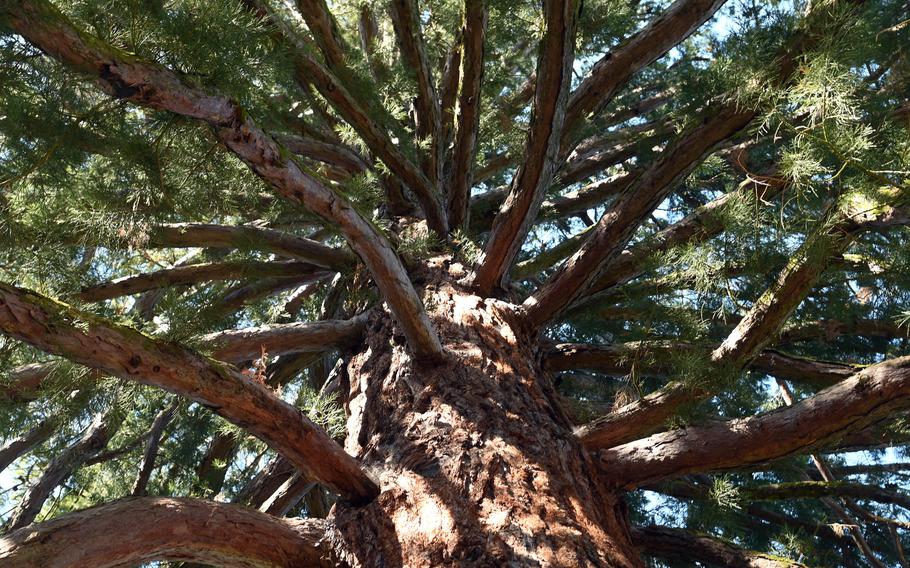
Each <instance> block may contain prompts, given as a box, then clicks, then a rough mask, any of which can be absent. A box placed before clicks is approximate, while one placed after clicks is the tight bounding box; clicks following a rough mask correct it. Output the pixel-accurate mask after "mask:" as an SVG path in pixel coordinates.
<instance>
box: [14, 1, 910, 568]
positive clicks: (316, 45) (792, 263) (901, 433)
mask: <svg viewBox="0 0 910 568" xmlns="http://www.w3.org/2000/svg"><path fill="white" fill-rule="evenodd" d="M908 46H910V3H908V2H906V1H904V0H868V1H865V2H862V1H848V0H812V1H804V0H792V1H765V2H762V1H755V0H728V1H724V0H676V1H675V2H670V1H667V0H639V1H629V0H585V1H584V2H580V1H575V0H544V1H543V3H542V4H541V3H540V2H536V1H525V0H510V1H508V2H505V1H502V0H421V1H420V2H418V1H417V0H389V1H385V0H337V1H333V2H325V1H324V0H297V1H296V2H289V1H287V0H205V1H201V0H84V1H82V0H54V1H53V2H49V1H47V0H21V1H19V0H0V432H2V433H3V434H4V436H3V439H2V443H3V445H0V471H2V473H0V492H2V493H0V523H3V530H4V531H5V534H0V564H3V563H4V562H6V561H4V560H3V559H4V558H8V559H9V560H8V561H9V562H11V563H12V564H11V565H12V566H42V565H44V564H41V562H44V561H46V560H47V559H48V558H55V557H58V556H59V557H62V556H65V555H66V554H67V553H65V552H62V551H63V550H64V549H66V548H67V547H68V546H69V545H67V543H70V542H72V543H80V544H73V545H71V546H74V547H76V548H78V549H80V550H83V551H84V557H82V558H81V559H76V560H72V562H75V563H74V564H60V565H74V566H75V565H98V566H100V565H109V564H111V565H113V564H116V562H127V563H129V562H132V563H134V564H140V563H142V562H145V561H150V560H156V559H164V560H173V561H175V562H176V561H182V560H189V561H194V562H201V563H205V564H213V565H225V566H228V565H230V566H234V565H238V566H241V565H243V566H246V565H294V564H293V562H304V561H305V562H330V563H338V564H342V563H343V562H348V563H349V564H351V565H355V563H354V562H353V561H352V560H351V559H350V558H342V557H341V556H338V554H339V553H338V552H337V551H336V552H334V553H329V552H326V551H325V550H323V548H320V547H322V546H324V543H323V542H322V541H319V535H320V534H322V533H323V532H324V531H326V530H330V529H327V528H326V527H327V526H329V527H330V526H331V520H332V519H333V518H334V513H333V511H332V510H331V509H332V507H333V505H334V504H336V501H337V503H338V506H336V509H338V508H339V507H341V506H342V505H343V506H345V507H352V508H354V509H356V508H358V507H363V506H368V504H369V503H371V502H373V501H374V500H375V499H377V495H378V494H380V492H383V493H384V492H386V491H387V489H388V482H387V480H386V478H385V477H383V475H382V474H380V473H378V468H379V466H378V465H376V464H375V463H372V462H369V467H367V465H364V464H366V463H367V462H368V461H369V459H370V458H369V457H368V454H369V452H366V451H360V450H359V449H360V446H358V445H357V444H358V443H360V444H364V447H366V443H365V442H363V441H362V439H363V438H364V436H361V437H360V438H361V441H360V442H358V441H357V440H356V438H357V436H356V431H357V427H354V426H352V424H354V422H355V419H356V420H359V419H360V418H359V416H358V412H363V410H362V409H360V407H358V406H357V405H356V404H355V403H354V402H353V401H354V398H355V397H354V396H353V394H354V393H355V391H356V385H357V383H358V380H359V379H358V377H357V376H355V374H354V372H353V370H352V369H355V368H360V367H358V365H363V368H367V365H366V364H365V363H363V361H362V360H361V359H359V358H358V357H360V356H361V355H363V356H364V357H366V355H364V353H367V354H370V353H373V354H375V351H376V349H377V347H376V344H375V341H374V342H373V343H371V342H370V341H371V339H370V338H371V337H373V338H375V337H377V335H375V330H376V329H378V328H377V327H376V326H377V324H376V323H375V322H376V318H378V317H379V316H378V315H377V314H385V315H387V316H389V318H390V321H393V322H394V326H395V332H394V333H393V334H392V335H391V339H390V340H389V341H388V342H387V346H388V349H389V352H390V353H395V354H398V355H394V356H393V359H394V358H395V357H398V359H394V360H395V361H399V360H400V358H401V357H404V355H400V354H403V353H405V354H407V357H410V358H411V359H408V361H411V360H413V365H416V366H418V367H419V366H421V365H423V366H429V367H430V368H432V366H433V365H437V364H440V365H441V363H440V362H441V361H447V360H449V359H447V358H450V357H452V356H453V355H452V353H455V352H458V351H457V349H455V348H454V347H453V345H454V344H457V341H456V339H453V337H455V335H453V334H455V333H456V332H453V331H452V330H451V329H450V327H451V326H448V327H447V325H446V324H445V323H444V319H445V318H446V317H450V318H454V317H455V316H451V314H449V316H446V315H445V314H446V310H449V311H451V312H453V313H455V312H458V310H460V309H461V308H460V307H457V306H458V305H459V304H457V301H455V300H453V301H455V302H456V304H455V305H456V308H451V309H450V307H446V306H447V305H445V302H444V300H440V299H439V298H440V297H442V296H444V294H443V292H442V291H444V290H449V288H447V286H454V288H452V289H457V290H461V291H466V292H465V293H466V294H467V293H470V294H471V296H470V297H471V298H474V297H475V296H476V297H477V300H478V302H477V303H478V306H480V305H481V304H483V303H484V302H487V304H486V305H487V306H493V305H496V306H499V305H503V306H507V307H506V308H502V309H503V310H506V311H507V312H509V313H511V314H513V315H514V318H515V320H514V322H515V323H513V321H512V320H511V319H508V318H506V320H508V322H509V325H510V326H512V327H511V328H514V329H515V330H519V331H516V334H517V335H520V336H521V337H530V338H532V339H531V340H529V341H528V342H526V343H525V344H526V345H527V346H528V347H527V348H528V349H529V350H530V351H528V352H529V353H533V355H529V359H530V360H533V364H529V365H530V366H529V368H534V369H541V370H542V371H541V376H542V377H545V380H546V381H547V385H548V386H547V388H550V387H552V389H553V390H554V392H555V394H554V395H553V396H554V398H555V399H556V401H557V402H554V403H553V404H556V405H557V406H559V407H560V409H561V410H560V412H563V411H564V412H565V414H566V415H567V416H568V417H569V419H570V420H571V424H569V425H567V426H565V427H562V426H560V428H563V430H564V431H565V436H566V437H567V439H569V438H570V439H571V440H572V442H571V443H572V444H576V445H578V447H580V448H582V450H583V451H584V455H585V456H588V457H586V458H585V459H586V460H587V459H589V458H590V463H592V464H596V466H597V467H599V468H602V471H603V477H604V479H605V480H606V481H605V482H604V483H605V486H607V487H609V491H611V492H615V493H616V494H618V495H620V496H621V499H622V501H623V503H624V505H623V507H624V509H623V511H626V510H627V511H628V523H629V529H628V531H629V534H630V535H631V542H633V543H634V544H635V546H636V547H637V549H638V550H639V551H640V552H641V553H642V554H643V556H642V557H643V558H645V559H646V561H647V562H650V563H651V565H653V566H693V565H696V563H701V564H698V565H718V566H789V565H807V566H872V567H880V566H889V567H890V566H901V567H907V566H910V562H908V558H907V556H906V554H905V552H904V547H906V546H910V494H908V490H910V463H906V462H910V452H908V450H907V445H908V444H910V425H908V423H907V411H908V409H910V358H906V357H908V356H910V230H908V228H907V225H908V223H910V132H908V129H910V50H908ZM440 267H443V268H440ZM440 270H441V271H442V272H440ZM440 273H444V274H446V275H447V276H445V277H444V278H443V277H440V276H438V274H440ZM450 281H451V282H450ZM440 282H442V283H440ZM449 298H450V299H451V294H450V296H449ZM472 301H473V300H472ZM464 309H465V310H468V309H469V308H464ZM470 309H474V308H473V306H472V307H471V308H470ZM477 309H480V307H478V308H477ZM491 309H492V308H491ZM496 309H499V308H496ZM453 310H454V311H453ZM459 313H460V312H459ZM510 317H511V316H510ZM453 321H455V320H453ZM486 323H488V324H489V322H486ZM490 325H493V324H490ZM506 327H508V326H506V325H505V324H503V325H502V326H501V328H502V329H503V330H505V329H506ZM509 333H511V332H507V331H502V334H503V336H508V334H509ZM522 334H524V335H522ZM459 337H460V336H459ZM464 341H468V340H466V339H465V340H464ZM522 341H523V340H519V341H518V343H521V342H522ZM368 344H369V346H368V347H367V345H368ZM490 345H492V343H491V344H490ZM487 347H488V346H487ZM487 347H483V349H487ZM523 348H524V347H523ZM497 349H500V350H502V346H501V345H500V346H499V347H498V348H497ZM458 353H461V352H458ZM522 353H524V351H522ZM459 356H461V357H467V356H466V355H459ZM464 360H465V361H470V358H466V359H464ZM409 364H410V363H409ZM490 367H491V368H492V367H493V365H491V366H490ZM500 367H501V366H500ZM440 368H441V367H440ZM499 370H500V371H501V368H500V369H499ZM364 372H366V371H364ZM496 372H498V371H494V370H490V371H489V372H488V374H489V377H490V381H492V382H496V381H498V380H499V379H498V378H497V376H498V375H496ZM516 372H517V371H516ZM519 374H520V373H519ZM405 375H406V374H402V377H403V378H401V380H402V381H405V382H407V381H408V377H407V376H405ZM440 380H442V379H440ZM364 383H365V381H364ZM409 384H410V383H409ZM361 388H363V389H364V390H366V388H367V387H365V386H363V387H361ZM413 388H416V387H413ZM466 388H467V387H466ZM544 391H546V392H549V391H547V390H546V389H544ZM535 392H536V391H535ZM349 395H350V396H349ZM415 396H416V395H415ZM414 404H415V405H417V403H416V402H415V403H414ZM455 406H457V405H455ZM491 406H492V403H491ZM521 408H525V407H521ZM376 420H378V418H376ZM428 420H429V419H428ZM554 421H555V422H556V423H559V420H558V419H554ZM475 426H476V427H477V428H478V430H479V431H481V432H482V430H483V428H484V425H483V424H476V425H475ZM428 427H429V426H428ZM561 431H562V430H561ZM402 435H403V434H402ZM346 437H347V440H345V438H346ZM352 440H353V441H352ZM346 450H347V451H346ZM358 451H360V453H357V452H358ZM566 455H569V454H566ZM567 459H568V458H567ZM586 463H587V462H586ZM399 465H400V464H399ZM415 467H416V466H415ZM598 475H600V474H598ZM380 499H381V498H380ZM224 503H233V504H239V505H245V506H248V508H239V507H232V506H228V505H225V504H224ZM94 506H98V507H97V508H96V509H90V510H88V511H83V510H84V509H87V508H89V507H94ZM252 509H258V510H259V511H260V512H261V513H256V512H255V511H253V510H252ZM216 517H217V518H219V519H223V520H224V522H225V523H228V524H229V525H230V526H234V527H237V526H241V527H244V529H243V530H240V529H236V528H235V529H234V531H233V532H231V531H226V532H224V533H220V532H219V531H212V530H208V529H206V530H199V531H196V530H195V529H192V527H193V526H195V525H193V523H194V522H196V520H197V519H205V518H216ZM326 517H328V518H329V521H323V520H322V519H324V518H326ZM130 518H142V519H143V523H145V524H143V525H142V526H141V527H136V528H132V529H130V530H131V531H133V533H134V534H133V533H131V534H132V536H130V537H128V538H127V537H124V538H125V539H127V540H129V541H130V542H134V543H135V547H134V548H133V549H130V550H116V551H113V550H109V549H108V548H106V544H105V542H100V543H94V542H92V543H91V544H86V542H87V541H86V540H85V539H88V541H91V539H90V538H88V537H86V534H88V533H89V532H91V531H98V533H97V534H102V536H104V533H108V534H109V533H110V532H111V531H115V530H117V528H118V527H120V526H122V525H124V524H129V523H128V522H126V521H124V519H130ZM35 522H37V523H39V524H37V525H35V526H34V527H32V528H30V529H29V530H34V531H39V533H36V534H43V533H40V531H46V532H47V533H48V534H52V533H53V534H56V535H59V536H58V537H55V539H50V540H47V542H52V543H55V544H53V546H55V547H57V548H40V546H38V545H37V544H35V542H37V541H38V540H41V542H45V541H44V540H42V539H37V540H35V539H32V540H29V538H27V537H26V532H22V531H21V530H17V529H22V527H25V526H28V525H30V524H32V523H35ZM130 522H132V521H130ZM173 522H185V523H188V524H189V526H190V527H191V530H190V533H192V534H193V535H194V538H190V539H183V540H179V542H176V541H174V542H171V541H170V540H168V539H169V538H174V537H173V536H172V535H171V536H168V535H165V534H163V533H162V534H161V535H159V532H161V531H156V526H159V525H160V523H173ZM624 522H625V521H624ZM200 526H204V523H202V525H200ZM244 530H245V531H247V532H246V535H250V534H254V535H263V536H262V538H263V539H273V540H274V544H273V546H260V547H259V548H258V549H256V550H249V549H243V550H241V549H236V550H235V549H234V548H230V547H227V546H222V545H221V543H220V542H219V539H222V538H223V539H225V541H228V540H230V541H231V542H233V543H235V544H236V543H237V542H238V539H243V538H244ZM55 531H56V532H55ZM75 531H82V532H75ZM106 538H109V536H107V537H106ZM623 538H625V537H623ZM67 539H69V540H67ZM41 546H48V547H50V546H51V545H49V544H47V545H46V544H42V545H41ZM30 547H31V548H30ZM35 547H37V548H35ZM93 547H97V548H93ZM241 548H242V547H241ZM620 548H621V547H620ZM332 554H335V555H336V556H331V555H332ZM907 554H910V553H907ZM5 555H6V556H5ZM29 555H31V556H29ZM327 555H328V556H327ZM342 556H343V555H342ZM326 558H332V560H326ZM36 559H37V560H36ZM314 559H316V560H314ZM80 562H81V563H82V564H80ZM243 562H247V563H246V564H244V563H243ZM257 563H258V564H257ZM47 565H50V564H47ZM529 565H534V564H533V563H531V562H530V561H529ZM539 565H545V566H557V565H568V564H560V563H559V562H556V561H552V562H550V563H547V562H546V561H541V563H540V564H539ZM598 565H614V564H598ZM615 565H625V564H619V563H617V564H615ZM629 565H631V564H629Z"/></svg>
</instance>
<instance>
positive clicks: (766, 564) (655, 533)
mask: <svg viewBox="0 0 910 568" xmlns="http://www.w3.org/2000/svg"><path fill="white" fill-rule="evenodd" d="M632 542H633V543H635V545H636V546H638V547H640V548H641V549H643V551H644V553H645V554H647V555H648V556H658V557H662V558H672V559H674V560H679V558H680V556H682V557H685V558H690V559H692V560H697V561H699V562H701V563H704V564H709V565H716V566H724V567H726V568H787V567H790V568H796V567H801V566H802V567H804V565H803V564H800V563H799V562H794V561H793V560H789V559H787V558H783V557H780V556H771V555H769V554H762V553H760V552H755V551H752V550H745V549H742V548H739V547H737V546H733V545H732V544H730V543H728V542H726V541H724V540H721V539H719V538H716V537H711V536H708V535H704V534H699V533H696V532H693V531H687V530H683V529H674V528H670V527H659V526H654V525H652V526H647V527H634V528H632Z"/></svg>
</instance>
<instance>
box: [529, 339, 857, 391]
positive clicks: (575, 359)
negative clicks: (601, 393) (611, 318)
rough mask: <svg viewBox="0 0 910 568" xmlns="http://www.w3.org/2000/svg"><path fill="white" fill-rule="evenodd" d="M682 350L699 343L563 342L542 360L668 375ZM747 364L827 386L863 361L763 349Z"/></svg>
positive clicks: (554, 365) (550, 365)
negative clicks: (831, 359) (855, 362)
mask: <svg viewBox="0 0 910 568" xmlns="http://www.w3.org/2000/svg"><path fill="white" fill-rule="evenodd" d="M684 351H692V352H693V353H698V346H696V345H690V344H686V343H679V342H667V343H659V342H649V343H645V344H639V343H632V344H617V345H587V344H573V343H564V344H560V345H556V346H554V347H553V349H551V350H550V351H548V352H547V353H546V354H545V355H544V361H543V362H544V367H545V368H546V369H548V370H550V371H567V370H570V369H589V370H592V371H599V372H602V373H607V374H610V375H616V376H624V375H628V374H630V373H632V372H633V371H634V372H636V373H640V374H642V375H646V376H654V377H667V376H669V375H670V374H671V373H672V372H673V368H672V366H671V365H670V363H672V356H673V354H678V353H680V352H684ZM705 353H706V351H705ZM749 368H750V369H752V370H754V371H758V372H762V373H766V374H768V375H772V376H775V377H778V378H781V379H785V380H789V381H796V382H800V383H806V384H809V385H812V386H816V387H829V386H831V385H833V384H836V383H838V382H840V381H842V380H844V379H846V378H849V377H850V376H852V375H854V374H855V373H856V372H857V371H859V370H860V369H861V368H862V365H850V364H846V363H831V362H827V361H817V360H814V359H808V358H805V357H797V356H795V355H790V354H787V353H781V352H779V351H774V350H772V349H765V350H764V351H762V352H761V353H759V354H758V355H757V356H756V357H755V359H753V360H752V361H751V362H750V363H749Z"/></svg>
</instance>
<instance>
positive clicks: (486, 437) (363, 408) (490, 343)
mask: <svg viewBox="0 0 910 568" xmlns="http://www.w3.org/2000/svg"><path fill="white" fill-rule="evenodd" d="M462 275H463V273H462V271H461V269H460V266H459V265H452V268H451V269H450V274H445V273H444V272H441V271H440V272H436V276H434V277H433V278H431V281H430V282H429V283H428V286H427V292H426V295H427V296H429V297H428V298H425V299H426V300H429V301H428V304H429V305H434V306H435V310H434V311H433V312H432V317H433V319H434V320H435V323H436V325H437V326H439V329H440V331H441V336H442V337H443V338H444V341H445V346H446V349H447V351H448V359H447V360H446V361H445V362H443V363H442V364H438V365H432V366H425V365H421V364H420V363H419V362H416V361H415V360H414V359H412V358H411V357H410V356H409V355H408V354H407V351H406V350H405V349H404V348H403V347H402V339H403V338H402V337H401V335H400V332H398V331H396V330H395V328H394V327H393V326H392V325H390V324H391V320H390V319H389V318H388V317H387V316H385V317H383V316H381V315H377V316H375V317H374V318H373V319H371V321H370V322H369V323H368V330H367V332H366V334H365V335H366V337H368V338H369V339H368V340H367V341H368V343H367V345H366V348H365V350H363V351H362V352H361V353H359V354H357V355H355V356H353V357H352V359H351V360H350V364H349V376H350V377H351V384H350V396H349V398H348V402H347V404H348V407H349V409H350V412H351V415H350V419H349V422H348V438H347V439H348V442H347V450H348V451H349V452H350V453H353V454H354V455H356V456H358V457H360V459H361V460H362V461H363V462H364V463H365V465H366V467H367V468H368V469H370V470H372V471H373V472H374V473H375V475H376V476H377V477H378V479H379V482H380V485H381V488H382V493H381V494H380V496H379V497H378V499H377V500H376V501H375V502H373V503H372V504H370V505H369V506H367V507H365V508H361V509H354V508H350V507H347V506H341V507H339V508H338V511H337V515H336V517H335V523H336V526H337V534H336V536H335V538H336V539H337V541H338V543H339V544H338V546H339V550H340V551H343V552H340V554H342V555H343V556H344V559H345V560H346V561H348V562H349V563H350V564H351V565H352V566H465V565H469V566H638V565H639V561H638V560H637V553H636V552H635V550H634V548H633V547H632V544H631V541H630V536H629V529H628V527H627V526H626V525H625V521H624V520H623V519H624V512H623V510H624V506H623V504H622V502H621V500H620V499H619V498H618V497H617V496H616V495H611V494H609V493H604V492H603V491H602V490H601V487H603V486H604V481H605V480H604V479H602V478H601V474H600V473H599V472H598V471H597V469H596V468H595V467H592V463H591V461H590V457H589V456H588V455H587V454H586V453H585V452H584V451H583V450H582V448H581V446H580V445H579V443H578V442H577V441H576V440H575V439H574V438H573V436H572V430H571V424H570V423H569V420H568V419H567V418H566V417H565V416H564V415H563V413H562V411H561V410H560V407H559V403H558V402H557V399H556V394H555V392H554V391H553V390H552V386H551V381H550V378H549V377H548V375H547V374H546V373H545V372H543V371H542V370H541V368H540V366H539V364H538V363H537V355H536V353H535V352H534V349H533V348H532V346H533V345H534V344H535V342H534V341H532V340H531V339H530V338H529V337H528V336H527V332H525V331H523V330H522V329H521V327H520V326H519V325H518V323H519V322H520V319H519V318H516V317H515V315H514V313H513V310H514V306H512V305H511V304H506V303H504V302H500V301H496V300H489V299H487V300H484V299H483V298H480V297H478V296H475V295H472V294H470V293H468V292H466V291H465V290H463V289H460V288H459V287H458V285H456V284H454V283H453V282H452V280H454V279H455V278H458V277H461V276H462ZM390 345H391V348H390Z"/></svg>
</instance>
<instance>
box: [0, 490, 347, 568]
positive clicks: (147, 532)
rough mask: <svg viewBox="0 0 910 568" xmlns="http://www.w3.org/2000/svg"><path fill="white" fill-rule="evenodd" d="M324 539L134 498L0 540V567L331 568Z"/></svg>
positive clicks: (238, 512)
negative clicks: (187, 564) (174, 566)
mask: <svg viewBox="0 0 910 568" xmlns="http://www.w3.org/2000/svg"><path fill="white" fill-rule="evenodd" d="M112 535H116V537H115V538H112ZM324 535H325V523H324V522H323V521H320V520H317V519H284V520H280V519H277V518H275V517H273V516H271V515H267V514H264V513H260V512H258V511H253V510H251V509H245V508H242V507H238V506H235V505H225V504H221V503H214V502H212V501H202V500H198V499H185V498H175V497H133V498H127V499H121V500H120V501H115V502H113V503H110V504H107V505H100V506H98V507H93V508H91V509H86V510H83V511H77V512H74V513H70V514H68V515H64V516H62V517H58V518H56V519H54V520H52V521H48V522H46V523H40V524H37V525H32V526H28V527H24V528H22V529H19V530H17V531H14V532H12V533H9V534H7V535H5V536H3V537H0V561H2V564H3V565H4V566H8V567H9V568H85V567H87V566H91V567H92V568H108V567H115V566H125V565H126V566H135V565H139V564H143V563H146V562H150V561H153V560H175V561H180V560H184V561H191V562H203V563H206V564H211V565H215V566H223V567H225V568H264V567H286V568H299V567H301V566H314V567H322V566H324V567H326V568H327V567H329V566H337V564H335V563H334V562H333V560H332V556H331V550H330V549H329V548H328V547H327V546H326V544H325V543H324V542H323V541H322V540H321V539H322V538H323V537H324Z"/></svg>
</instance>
